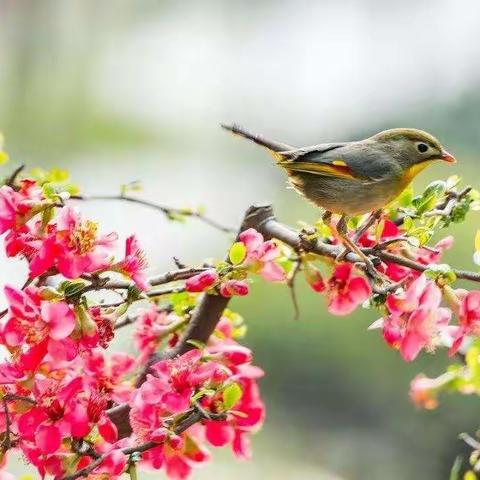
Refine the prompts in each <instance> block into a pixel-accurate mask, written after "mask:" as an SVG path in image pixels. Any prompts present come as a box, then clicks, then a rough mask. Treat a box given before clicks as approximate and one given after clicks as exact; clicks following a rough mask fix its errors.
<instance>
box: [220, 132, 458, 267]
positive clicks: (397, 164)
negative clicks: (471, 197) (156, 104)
mask: <svg viewBox="0 0 480 480" xmlns="http://www.w3.org/2000/svg"><path fill="white" fill-rule="evenodd" d="M221 127H222V128H223V129H225V130H227V131H229V132H231V133H233V134H235V135H238V136H240V137H243V138H246V139H248V140H250V141H252V142H254V143H256V144H257V145H260V146H262V147H264V148H266V149H267V150H268V151H269V152H270V153H271V154H272V156H273V157H274V159H275V161H276V163H277V165H278V166H279V167H281V168H282V169H284V170H285V171H286V173H287V176H288V180H289V183H290V184H291V185H292V187H293V188H294V189H295V190H296V191H297V192H298V193H299V194H301V195H302V196H304V197H305V198H306V199H307V200H309V201H310V202H312V203H313V204H314V205H316V206H318V207H320V208H322V209H323V211H324V214H323V218H324V220H326V221H330V219H331V217H332V214H339V215H340V219H339V221H338V223H337V224H336V226H335V228H334V230H335V231H336V233H337V234H338V236H339V237H340V240H341V241H342V243H343V244H344V245H345V247H346V249H349V250H351V251H354V252H355V253H357V255H359V256H360V258H361V259H362V260H363V261H364V262H365V264H366V266H367V269H368V270H370V271H372V267H373V265H372V263H371V261H370V260H369V259H368V258H367V257H366V256H365V255H364V254H363V253H362V252H361V250H360V249H359V248H358V246H356V245H355V243H354V242H353V241H352V240H351V239H350V238H349V237H348V234H347V222H348V219H349V217H351V216H356V215H361V214H366V213H372V212H373V213H372V214H374V215H379V212H380V211H381V210H382V209H383V208H384V207H385V206H386V205H388V204H389V203H390V202H391V201H393V200H394V199H395V198H397V197H398V196H399V195H400V194H401V193H402V192H403V191H404V190H405V188H406V187H407V186H408V185H409V184H410V183H411V182H412V180H413V179H414V178H415V177H416V176H417V175H418V174H419V173H420V172H422V171H423V170H424V169H425V168H427V167H428V166H429V165H431V164H432V163H434V162H436V161H444V162H448V163H455V162H456V159H455V157H454V156H453V155H452V154H450V153H449V152H448V151H447V150H445V148H444V147H443V146H442V144H441V143H440V142H439V141H438V140H437V139H436V138H435V137H434V136H433V135H431V134H430V133H427V132H424V131H422V130H417V129H415V128H392V129H388V130H383V131H381V132H379V133H376V134H375V135H373V136H371V137H368V138H365V139H363V140H357V141H350V142H335V143H320V144H317V145H311V146H307V147H300V148H299V147H295V146H292V145H288V144H286V143H282V142H277V141H275V140H269V139H267V138H265V137H263V136H262V135H259V134H255V133H251V132H250V131H248V130H247V129H245V128H243V127H241V126H239V125H237V124H225V123H222V124H221ZM329 224H330V223H329ZM344 254H345V252H343V256H344Z"/></svg>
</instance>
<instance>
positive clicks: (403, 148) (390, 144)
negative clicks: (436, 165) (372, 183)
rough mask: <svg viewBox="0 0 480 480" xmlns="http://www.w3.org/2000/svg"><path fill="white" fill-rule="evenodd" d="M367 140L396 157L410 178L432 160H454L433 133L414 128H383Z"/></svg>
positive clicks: (451, 161)
mask: <svg viewBox="0 0 480 480" xmlns="http://www.w3.org/2000/svg"><path fill="white" fill-rule="evenodd" d="M369 140H373V141H375V142H376V143H378V144H379V145H381V146H382V147H383V148H384V149H385V150H387V151H388V152H389V153H390V154H391V155H392V156H393V157H394V158H396V159H397V161H398V162H399V163H400V165H401V166H402V167H403V168H404V169H405V172H406V173H407V175H408V176H409V177H410V178H413V177H414V176H416V175H417V174H418V173H420V172H421V171H422V170H423V169H424V168H426V167H427V166H428V165H430V164H431V163H432V162H435V161H439V160H441V161H444V162H448V163H455V162H456V159H455V157H454V156H453V155H451V154H450V153H448V152H447V151H446V150H445V148H444V147H443V146H442V144H441V143H440V142H439V141H438V140H437V139H436V138H435V137H434V136H433V135H430V134H429V133H427V132H424V131H422V130H417V129H415V128H394V129H391V130H384V131H383V132H380V133H377V134H376V135H374V136H373V137H370V139H369Z"/></svg>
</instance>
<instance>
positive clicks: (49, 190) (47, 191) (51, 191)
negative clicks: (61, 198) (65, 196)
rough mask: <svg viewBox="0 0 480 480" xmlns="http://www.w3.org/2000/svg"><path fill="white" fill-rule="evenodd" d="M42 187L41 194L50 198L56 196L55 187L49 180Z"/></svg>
mask: <svg viewBox="0 0 480 480" xmlns="http://www.w3.org/2000/svg"><path fill="white" fill-rule="evenodd" d="M42 189H43V194H44V195H45V197H46V198H51V199H55V198H57V192H56V190H55V187H54V186H53V185H52V184H51V183H49V182H47V183H45V184H44V185H43V187H42Z"/></svg>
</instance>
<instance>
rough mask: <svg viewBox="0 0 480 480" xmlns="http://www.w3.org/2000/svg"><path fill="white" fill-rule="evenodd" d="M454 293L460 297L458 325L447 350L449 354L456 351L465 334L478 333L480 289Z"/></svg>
mask: <svg viewBox="0 0 480 480" xmlns="http://www.w3.org/2000/svg"><path fill="white" fill-rule="evenodd" d="M456 293H457V296H459V297H460V305H459V309H458V317H459V323H460V325H459V327H458V328H457V330H456V333H455V336H454V339H453V345H452V346H451V348H450V350H449V352H448V354H449V355H450V356H452V355H454V354H455V353H457V351H458V349H459V348H460V347H461V345H462V343H463V340H464V338H465V337H466V336H467V335H480V291H477V290H474V291H471V292H466V291H465V290H463V291H462V290H457V291H456Z"/></svg>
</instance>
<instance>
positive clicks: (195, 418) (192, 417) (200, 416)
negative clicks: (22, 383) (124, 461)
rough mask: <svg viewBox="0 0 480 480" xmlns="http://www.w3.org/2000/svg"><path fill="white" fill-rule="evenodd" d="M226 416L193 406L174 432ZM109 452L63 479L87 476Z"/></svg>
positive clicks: (150, 445)
mask: <svg viewBox="0 0 480 480" xmlns="http://www.w3.org/2000/svg"><path fill="white" fill-rule="evenodd" d="M224 418H225V414H224V413H220V414H210V413H209V414H208V417H207V416H206V415H205V413H204V412H203V411H202V410H200V409H198V408H192V409H191V411H190V412H189V413H188V414H187V415H186V416H185V418H184V419H182V420H181V421H180V422H179V423H178V424H177V426H176V427H174V429H173V433H175V435H180V434H181V433H183V432H185V431H186V430H188V429H189V428H190V427H191V426H192V425H194V424H195V423H197V422H200V421H201V420H204V419H208V420H223V419H224ZM159 445H161V443H157V442H145V443H142V444H141V445H137V446H135V447H126V448H122V449H121V450H120V451H121V452H122V453H123V454H124V455H132V454H133V453H143V452H146V451H147V450H150V449H151V448H155V447H158V446H159ZM107 455H108V454H105V455H102V456H100V457H98V458H97V459H96V460H94V461H93V462H92V463H90V464H89V465H88V466H86V467H85V468H82V469H81V470H79V471H78V472H75V473H74V474H72V475H67V476H65V477H63V479H62V480H75V479H77V478H80V477H86V476H88V474H90V473H91V472H92V471H93V470H95V468H97V467H99V466H100V465H101V464H102V462H103V461H104V460H105V458H106V457H107Z"/></svg>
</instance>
